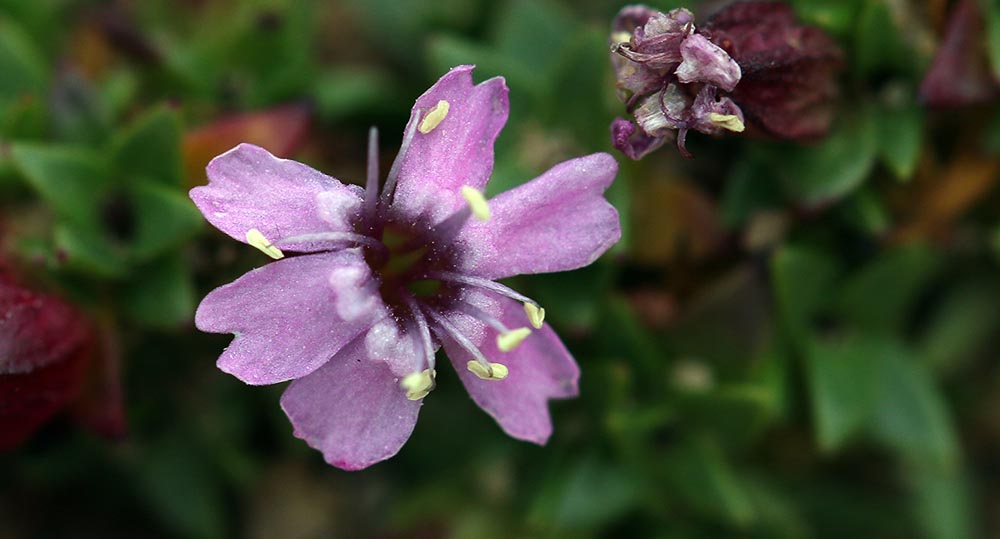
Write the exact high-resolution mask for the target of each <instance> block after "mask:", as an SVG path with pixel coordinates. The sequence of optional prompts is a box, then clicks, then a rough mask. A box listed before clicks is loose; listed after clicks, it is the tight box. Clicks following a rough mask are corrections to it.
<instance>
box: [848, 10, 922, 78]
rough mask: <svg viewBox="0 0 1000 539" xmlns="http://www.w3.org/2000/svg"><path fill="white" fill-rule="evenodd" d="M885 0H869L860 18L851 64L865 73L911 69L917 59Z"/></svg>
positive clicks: (858, 19)
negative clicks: (853, 59) (909, 48)
mask: <svg viewBox="0 0 1000 539" xmlns="http://www.w3.org/2000/svg"><path fill="white" fill-rule="evenodd" d="M900 32H901V29H900V28H899V25H898V24H896V20H895V19H894V18H893V16H892V12H891V11H890V8H889V5H888V2H887V1H886V0H867V1H866V2H864V4H863V6H862V8H861V11H860V13H859V15H858V18H857V26H856V29H855V33H854V40H855V43H854V45H855V46H854V52H855V54H854V57H855V61H854V64H853V66H852V67H854V69H855V70H857V71H858V72H859V73H862V74H875V75H877V74H880V73H879V72H881V71H884V70H892V71H897V72H898V71H903V72H906V71H909V69H908V68H910V67H913V68H915V67H916V66H914V65H913V64H914V59H915V58H917V55H915V54H914V53H913V52H912V51H910V50H908V47H907V46H906V43H905V42H904V41H903V39H902V35H901V33H900Z"/></svg>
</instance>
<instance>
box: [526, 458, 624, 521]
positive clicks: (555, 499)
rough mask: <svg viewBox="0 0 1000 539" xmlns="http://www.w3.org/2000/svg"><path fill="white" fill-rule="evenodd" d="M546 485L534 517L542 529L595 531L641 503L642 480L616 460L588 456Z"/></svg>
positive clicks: (571, 463)
mask: <svg viewBox="0 0 1000 539" xmlns="http://www.w3.org/2000/svg"><path fill="white" fill-rule="evenodd" d="M559 469H560V470H561V472H560V473H559V474H557V475H555V476H554V477H552V478H551V479H549V480H548V481H546V482H545V483H544V484H543V487H542V488H541V489H540V491H539V495H538V497H537V498H536V499H535V503H534V507H533V508H532V510H531V514H530V518H531V520H532V521H534V522H535V523H537V525H538V526H540V527H542V528H548V529H551V528H554V529H562V530H567V529H568V530H591V529H594V528H595V527H600V526H603V525H607V524H608V523H609V522H611V521H613V520H614V519H615V518H617V517H619V516H621V515H622V514H623V513H625V512H626V511H627V510H628V509H630V508H631V507H632V506H634V505H635V504H636V502H637V501H638V498H639V495H640V491H639V489H638V488H637V486H638V485H639V484H640V480H639V478H637V477H635V476H634V475H633V474H631V473H629V472H628V471H627V470H625V469H623V468H622V467H621V466H620V465H618V464H616V463H615V462H613V461H608V462H606V461H602V460H599V459H598V457H595V456H592V455H587V456H583V457H577V458H575V459H574V460H571V461H570V462H566V463H564V464H563V465H562V466H560V467H559Z"/></svg>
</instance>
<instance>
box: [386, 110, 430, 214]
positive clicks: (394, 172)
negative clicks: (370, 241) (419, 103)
mask: <svg viewBox="0 0 1000 539" xmlns="http://www.w3.org/2000/svg"><path fill="white" fill-rule="evenodd" d="M418 116H420V111H419V110H414V111H412V112H410V122H409V124H408V125H409V129H407V130H406V133H404V134H403V142H401V143H400V144H399V153H397V154H396V159H394V160H393V161H392V168H390V169H389V175H388V176H387V177H386V178H385V187H383V188H382V198H381V200H382V205H383V207H385V206H386V205H387V204H388V203H389V200H390V199H391V198H392V194H393V192H394V191H395V190H396V182H397V181H398V180H399V169H400V168H402V167H403V159H404V158H405V157H406V150H408V149H409V148H410V143H411V142H413V137H414V136H415V135H416V134H417V117H418Z"/></svg>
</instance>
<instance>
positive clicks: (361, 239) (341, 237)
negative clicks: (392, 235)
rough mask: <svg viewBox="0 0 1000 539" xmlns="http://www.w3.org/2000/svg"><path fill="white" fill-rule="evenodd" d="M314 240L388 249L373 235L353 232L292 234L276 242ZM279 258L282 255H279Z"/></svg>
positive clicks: (277, 243) (382, 249) (285, 243)
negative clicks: (344, 242)
mask: <svg viewBox="0 0 1000 539" xmlns="http://www.w3.org/2000/svg"><path fill="white" fill-rule="evenodd" d="M254 230H257V229H254ZM254 230H251V232H253V231H254ZM247 235H248V236H249V235H250V232H247ZM261 237H263V236H261ZM248 239H249V238H248ZM312 241H346V242H351V243H360V244H362V245H367V246H369V247H374V248H376V249H379V250H380V251H385V250H386V247H385V245H383V244H382V242H380V241H378V240H377V239H375V238H372V237H371V236H365V235H364V234H355V233H353V232H317V233H315V234H300V235H298V236H291V237H288V238H283V239H280V240H278V241H276V242H274V244H275V245H288V244H290V243H307V242H312ZM255 247H256V246H255ZM258 249H259V247H258ZM279 253H280V251H279ZM278 258H281V257H280V256H279V257H278Z"/></svg>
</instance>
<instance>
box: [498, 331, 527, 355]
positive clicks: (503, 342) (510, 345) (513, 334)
mask: <svg viewBox="0 0 1000 539" xmlns="http://www.w3.org/2000/svg"><path fill="white" fill-rule="evenodd" d="M528 335H531V330H530V329H528V328H517V329H512V330H509V331H504V332H503V333H500V334H499V335H497V348H499V349H500V351H501V352H510V351H511V350H513V349H515V348H517V347H518V346H519V345H520V344H521V343H522V342H524V339H527V338H528Z"/></svg>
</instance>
